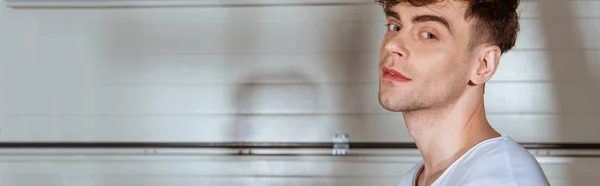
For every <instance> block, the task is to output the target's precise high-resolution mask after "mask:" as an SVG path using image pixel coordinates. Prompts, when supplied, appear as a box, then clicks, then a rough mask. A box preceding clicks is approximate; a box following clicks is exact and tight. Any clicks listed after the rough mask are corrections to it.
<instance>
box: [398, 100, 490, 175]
mask: <svg viewBox="0 0 600 186" xmlns="http://www.w3.org/2000/svg"><path fill="white" fill-rule="evenodd" d="M404 120H405V123H406V125H407V128H408V131H409V133H410V135H411V136H412V137H413V139H414V140H415V143H416V144H417V147H418V148H419V151H421V154H422V156H423V163H424V166H425V167H424V169H423V170H424V171H423V172H422V174H421V176H420V177H422V178H424V179H425V180H429V181H426V182H428V183H427V184H430V183H432V182H433V181H435V180H436V179H437V178H438V177H439V176H441V174H442V173H443V172H444V171H445V170H446V169H447V168H448V167H450V165H452V163H454V162H455V161H456V160H458V159H459V158H460V157H461V156H462V155H464V154H465V153H466V152H467V151H469V150H470V149H471V148H472V147H474V146H475V145H477V144H478V143H480V142H482V141H485V140H487V139H490V138H494V137H499V136H500V134H499V133H498V132H496V131H495V130H494V129H493V128H492V127H491V126H490V125H489V123H488V121H487V119H486V117H485V108H484V105H483V97H481V98H480V99H479V100H469V101H465V100H458V101H457V102H456V103H454V104H452V105H448V106H446V107H444V108H437V109H430V110H419V111H413V112H405V113H404Z"/></svg>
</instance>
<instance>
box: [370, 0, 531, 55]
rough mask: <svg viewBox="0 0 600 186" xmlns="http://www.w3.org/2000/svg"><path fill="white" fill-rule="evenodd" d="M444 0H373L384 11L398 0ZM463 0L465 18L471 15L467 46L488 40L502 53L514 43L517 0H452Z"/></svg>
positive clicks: (418, 0)
mask: <svg viewBox="0 0 600 186" xmlns="http://www.w3.org/2000/svg"><path fill="white" fill-rule="evenodd" d="M441 1H444V0H376V2H378V3H380V4H381V5H382V6H383V8H384V10H385V11H389V10H390V9H391V8H392V7H393V6H395V5H397V4H399V3H408V4H409V5H411V6H416V7H420V6H427V5H430V4H434V3H438V2H441ZM454 1H461V2H465V3H467V5H468V7H467V11H466V12H465V18H466V19H470V18H474V19H475V24H474V25H473V27H472V31H473V32H472V35H471V41H470V44H469V47H470V48H473V47H475V46H476V45H478V44H482V43H491V44H495V45H497V46H498V47H500V50H501V51H502V53H505V52H507V51H509V50H510V49H512V48H513V47H514V46H515V42H516V40H517V33H518V32H519V29H520V26H519V15H518V13H517V7H518V6H519V0H454Z"/></svg>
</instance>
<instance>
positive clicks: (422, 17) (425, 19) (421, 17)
mask: <svg viewBox="0 0 600 186" xmlns="http://www.w3.org/2000/svg"><path fill="white" fill-rule="evenodd" d="M429 21H433V22H438V23H440V24H442V25H444V26H445V27H446V28H447V29H448V31H450V33H452V29H450V23H448V21H447V20H446V19H444V18H443V17H440V16H435V15H419V16H415V17H414V18H413V19H412V22H413V23H422V22H429Z"/></svg>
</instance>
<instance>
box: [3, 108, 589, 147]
mask: <svg viewBox="0 0 600 186" xmlns="http://www.w3.org/2000/svg"><path fill="white" fill-rule="evenodd" d="M488 119H489V121H490V123H491V124H492V126H493V127H494V128H496V129H497V130H498V131H499V132H501V133H504V134H506V135H508V136H510V137H511V138H513V139H515V140H517V141H519V142H600V137H598V135H596V133H597V132H596V131H599V130H600V126H598V125H595V123H596V121H597V120H598V119H600V117H599V116H597V115H571V116H569V115H567V116H561V115H543V114H529V115H528V114H513V115H493V114H490V115H488ZM0 129H1V131H2V133H1V134H2V135H0V140H2V141H150V142H151V141H168V142H208V141H214V142H221V141H258V142H272V141H275V142H329V141H331V140H332V137H333V135H334V134H336V133H347V134H349V135H350V141H370V142H412V138H411V137H410V136H409V135H408V132H407V131H406V127H405V125H404V121H403V118H402V116H401V115H400V114H381V115H379V114H373V115H321V116H315V115H305V116H302V115H281V116H277V115H272V116H269V115H256V116H243V115H237V116H236V115H199V116H194V115H190V116H176V115H174V116H27V115H25V116H18V117H17V116H6V117H4V118H3V119H2V122H1V124H0Z"/></svg>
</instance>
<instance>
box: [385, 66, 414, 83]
mask: <svg viewBox="0 0 600 186" xmlns="http://www.w3.org/2000/svg"><path fill="white" fill-rule="evenodd" d="M381 70H382V72H383V79H389V80H392V81H396V82H408V81H411V79H410V78H407V77H406V76H404V75H402V74H401V73H400V72H398V71H397V70H396V69H393V68H390V67H383V68H382V69H381Z"/></svg>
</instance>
